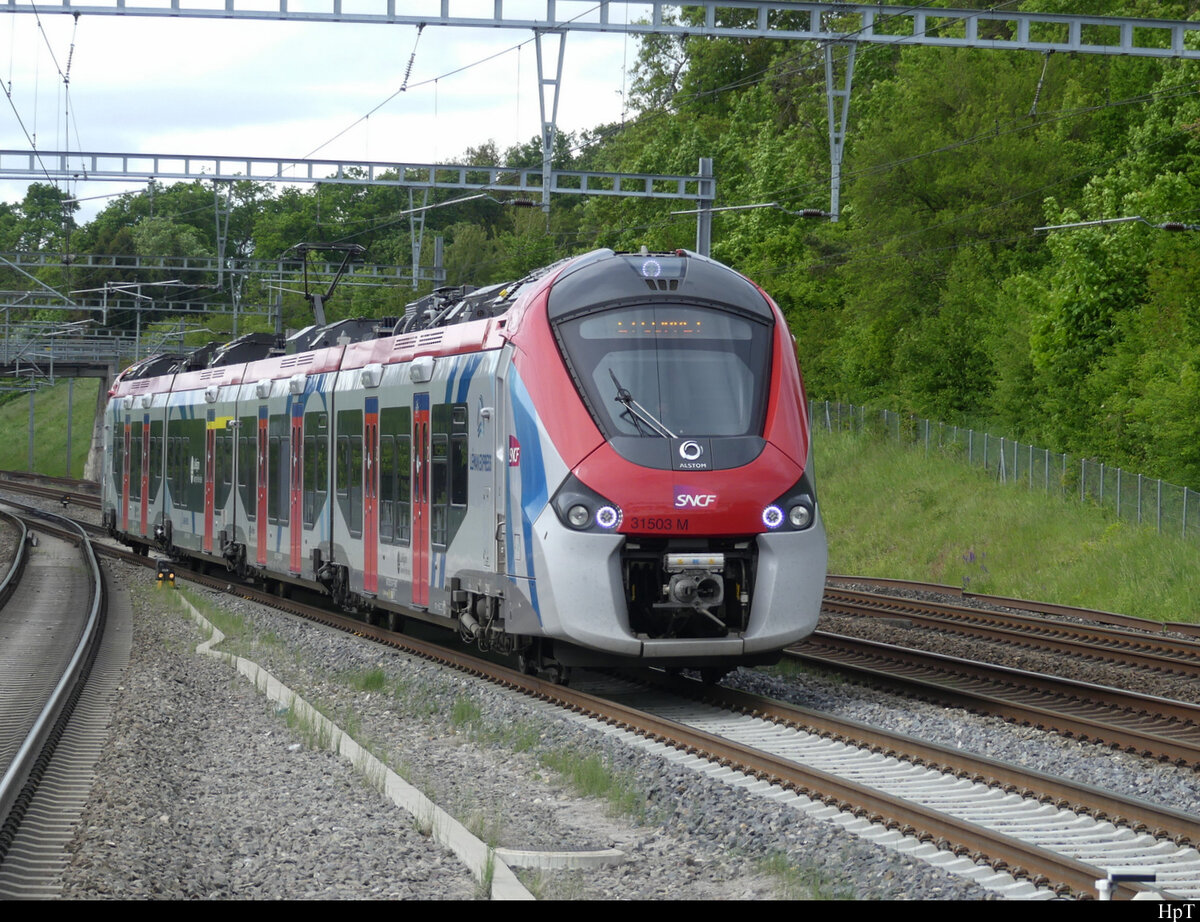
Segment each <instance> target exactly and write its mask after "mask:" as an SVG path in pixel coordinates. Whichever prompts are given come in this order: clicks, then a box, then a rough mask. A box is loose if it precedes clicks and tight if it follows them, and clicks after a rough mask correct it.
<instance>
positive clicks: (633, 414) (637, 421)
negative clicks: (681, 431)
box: [608, 368, 675, 439]
mask: <svg viewBox="0 0 1200 922" xmlns="http://www.w3.org/2000/svg"><path fill="white" fill-rule="evenodd" d="M608 374H609V376H610V377H611V378H612V379H613V384H615V385H616V386H617V396H616V397H615V398H614V399H615V400H616V401H617V403H619V404H621V405H622V406H624V407H625V412H624V413H622V414H621V415H622V416H626V415H628V416H629V419H630V421H631V422H632V423H633V427H634V428H635V429H637V431H638V434H639V435H657V436H659V437H660V438H664V439H673V438H675V433H674V432H672V431H671V430H670V429H668V428H667V427H666V426H664V425H663V424H662V422H661V421H659V420H658V419H657V418H656V417H655V416H654V414H653V413H651V412H650V411H649V410H647V409H646V408H645V407H644V406H642V405H641V404H640V403H638V402H637V401H636V400H634V399H633V395H632V394H631V393H629V391H628V390H626V389H625V388H624V387H622V386H621V382H620V381H618V380H617V376H616V374H614V373H613V370H612V369H611V368H610V369H609V370H608ZM642 423H646V424H647V425H649V427H650V431H649V432H645V431H644V430H643V426H642Z"/></svg>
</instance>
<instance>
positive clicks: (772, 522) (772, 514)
mask: <svg viewBox="0 0 1200 922" xmlns="http://www.w3.org/2000/svg"><path fill="white" fill-rule="evenodd" d="M762 521H763V524H764V525H766V526H767V528H770V529H772V530H774V529H776V528H778V527H779V526H780V525H782V524H783V510H782V509H780V508H779V507H778V506H768V507H767V508H766V509H764V510H763V514H762Z"/></svg>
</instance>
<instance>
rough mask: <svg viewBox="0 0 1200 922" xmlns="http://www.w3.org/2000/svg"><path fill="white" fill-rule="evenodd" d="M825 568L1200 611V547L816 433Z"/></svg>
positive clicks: (1089, 602) (871, 443) (1173, 614)
mask: <svg viewBox="0 0 1200 922" xmlns="http://www.w3.org/2000/svg"><path fill="white" fill-rule="evenodd" d="M814 449H815V455H816V459H817V460H816V471H817V481H818V491H819V497H820V501H821V509H822V515H823V516H824V518H825V527H826V532H827V534H828V537H829V572H830V573H838V574H848V575H855V576H880V577H891V578H898V579H914V580H923V581H932V582H938V583H944V584H947V585H951V586H958V587H965V588H967V589H969V590H971V591H974V592H979V593H987V594H991V595H1003V596H1017V597H1021V598H1027V599H1036V600H1039V601H1047V602H1058V603H1060V604H1064V605H1077V606H1082V607H1085V608H1097V609H1104V610H1108V611H1118V612H1122V613H1125V614H1131V615H1138V616H1140V617H1143V618H1154V619H1159V620H1174V621H1197V620H1198V609H1197V603H1196V599H1198V598H1200V546H1197V545H1196V544H1194V543H1191V542H1187V541H1184V540H1182V539H1181V538H1176V537H1171V536H1166V535H1159V534H1157V533H1155V531H1154V530H1153V528H1150V527H1144V526H1143V527H1139V526H1137V525H1134V524H1129V523H1126V522H1120V521H1117V519H1116V516H1115V514H1113V513H1112V512H1111V511H1110V510H1105V509H1100V508H1099V507H1097V506H1095V505H1091V504H1083V503H1079V502H1078V501H1075V500H1066V499H1060V498H1058V497H1053V496H1050V497H1048V496H1046V495H1044V494H1042V493H1037V492H1030V491H1029V490H1027V489H1025V488H1023V487H1020V486H1014V485H1012V484H999V483H997V482H995V480H994V477H993V475H989V474H988V473H987V472H985V471H982V470H980V469H978V468H972V467H968V466H967V465H966V464H963V463H962V462H960V461H957V460H955V459H951V458H946V457H941V456H938V455H936V453H935V454H932V455H930V456H929V457H926V456H925V454H924V452H923V451H922V450H913V449H908V448H905V447H902V446H899V445H896V444H895V443H893V442H889V441H887V440H884V439H878V438H876V437H873V436H869V435H853V434H844V433H827V432H819V433H818V434H817V437H816V441H815V446H814Z"/></svg>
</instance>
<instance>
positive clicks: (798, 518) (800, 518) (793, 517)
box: [788, 503, 812, 528]
mask: <svg viewBox="0 0 1200 922" xmlns="http://www.w3.org/2000/svg"><path fill="white" fill-rule="evenodd" d="M788 521H789V522H791V523H792V528H808V523H809V522H811V521H812V510H811V509H809V508H808V507H807V506H805V505H804V504H803V503H797V504H796V505H795V506H793V507H792V508H791V509H789V510H788Z"/></svg>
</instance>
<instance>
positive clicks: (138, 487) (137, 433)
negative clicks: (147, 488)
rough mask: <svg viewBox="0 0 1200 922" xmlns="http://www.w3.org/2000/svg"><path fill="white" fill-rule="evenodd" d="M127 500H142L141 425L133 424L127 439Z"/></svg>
mask: <svg viewBox="0 0 1200 922" xmlns="http://www.w3.org/2000/svg"><path fill="white" fill-rule="evenodd" d="M129 498H130V499H139V500H140V499H141V498H142V424H141V423H134V424H133V434H132V436H131V437H130V439H129Z"/></svg>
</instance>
